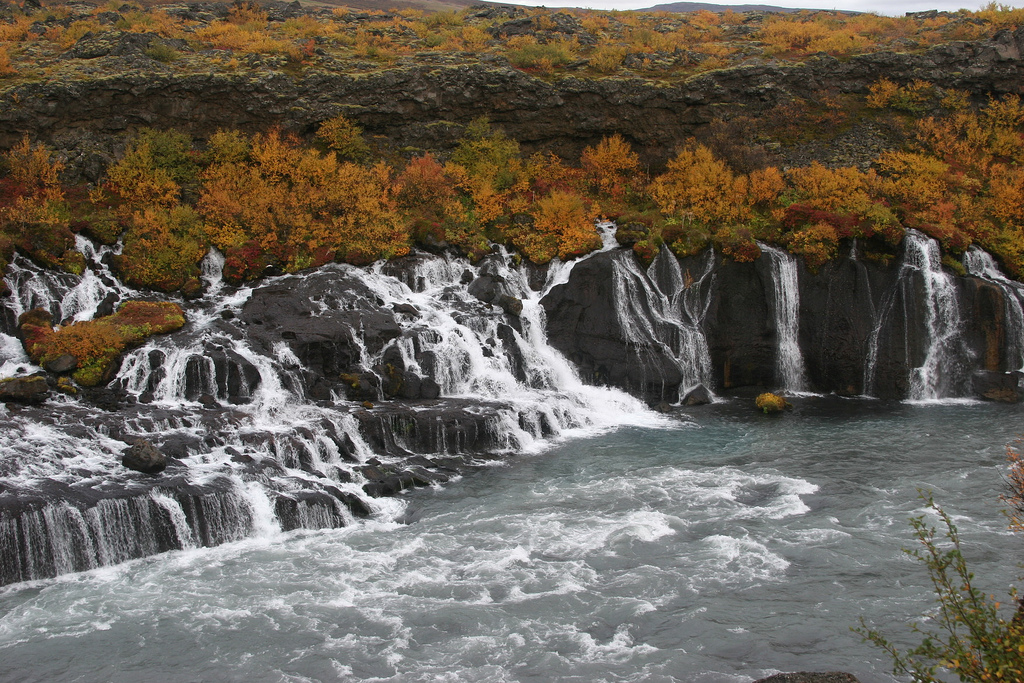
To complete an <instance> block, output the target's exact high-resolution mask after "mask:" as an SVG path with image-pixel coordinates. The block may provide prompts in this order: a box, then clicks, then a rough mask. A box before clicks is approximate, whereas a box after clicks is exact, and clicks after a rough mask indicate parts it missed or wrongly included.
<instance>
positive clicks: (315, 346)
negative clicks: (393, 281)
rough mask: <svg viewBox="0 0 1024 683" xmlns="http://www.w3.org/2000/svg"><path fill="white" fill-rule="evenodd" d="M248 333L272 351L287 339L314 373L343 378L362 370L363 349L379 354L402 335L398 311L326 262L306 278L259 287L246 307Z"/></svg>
mask: <svg viewBox="0 0 1024 683" xmlns="http://www.w3.org/2000/svg"><path fill="white" fill-rule="evenodd" d="M241 320H242V322H243V323H245V324H246V325H248V330H247V332H248V336H249V338H250V339H251V340H253V341H254V342H255V343H257V344H259V345H261V346H263V348H265V349H266V350H268V351H272V350H273V349H274V346H275V344H278V343H281V342H284V343H286V344H287V345H288V346H289V347H290V348H291V350H292V352H293V353H294V354H295V356H296V357H297V358H298V360H299V363H300V364H301V366H302V368H303V369H304V370H306V371H308V372H310V373H311V374H312V375H313V376H314V377H319V378H327V379H329V380H331V381H335V382H336V381H338V379H339V376H340V375H341V374H343V373H349V372H358V371H359V370H360V368H359V362H360V359H361V353H362V351H361V349H360V344H359V343H358V341H357V340H356V339H355V338H354V337H353V332H354V331H359V333H360V335H361V338H362V341H363V343H365V345H366V351H367V352H368V353H369V354H371V355H374V354H378V353H380V352H381V351H382V350H383V348H384V346H385V345H386V344H387V343H388V342H390V341H392V340H393V339H395V338H397V337H398V336H400V335H401V331H402V330H401V327H400V326H399V325H398V322H397V321H396V319H395V311H393V310H391V309H389V308H385V307H383V306H382V305H381V304H380V303H379V302H378V300H377V297H376V295H375V294H374V293H373V292H372V291H370V290H369V289H368V288H367V287H366V286H365V285H364V284H363V283H362V282H360V281H359V280H358V279H356V278H354V277H352V276H350V275H346V274H345V273H344V272H343V271H342V270H341V269H338V268H334V267H327V268H324V269H322V270H320V271H317V272H316V273H313V274H309V275H305V276H304V277H293V278H286V279H284V280H281V281H279V282H276V283H274V284H271V285H266V286H263V287H260V288H258V289H256V290H255V291H254V292H253V294H252V296H251V297H250V298H249V300H248V301H247V302H246V304H245V306H244V307H243V308H242V313H241Z"/></svg>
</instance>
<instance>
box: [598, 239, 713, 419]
mask: <svg viewBox="0 0 1024 683" xmlns="http://www.w3.org/2000/svg"><path fill="white" fill-rule="evenodd" d="M713 264H714V254H713V253H712V252H710V251H709V252H708V254H707V256H706V258H705V261H704V263H703V264H702V268H703V270H702V272H701V273H700V274H699V278H698V279H697V280H696V281H694V280H693V279H692V276H690V282H687V278H685V277H684V275H683V272H682V269H681V268H680V266H679V261H678V259H676V258H675V256H674V255H672V253H671V252H670V251H668V250H667V248H663V249H662V251H660V252H659V253H658V255H657V256H656V257H655V258H654V260H653V261H652V262H651V265H650V267H649V268H648V270H647V272H644V271H642V270H641V269H640V268H639V267H638V265H637V262H636V259H635V258H634V257H633V256H632V254H629V253H621V254H619V255H617V258H616V259H615V260H614V262H613V277H614V291H615V311H616V314H617V317H618V321H619V326H620V328H621V329H622V332H623V334H624V335H625V336H626V338H627V339H628V341H629V343H630V345H631V346H632V347H633V349H634V352H635V353H636V354H637V355H638V356H639V357H641V358H643V357H644V356H645V355H646V356H648V357H651V356H652V354H653V353H654V352H655V350H657V351H660V352H661V353H662V354H663V355H664V356H666V357H668V358H671V359H672V361H673V362H674V363H675V365H676V367H677V368H678V369H679V373H680V376H681V378H682V381H681V382H680V383H679V386H680V393H681V394H685V393H686V392H687V391H689V390H690V389H693V388H694V387H696V386H698V385H703V386H705V387H709V386H710V383H711V382H710V378H711V354H710V352H709V350H708V343H707V338H706V337H705V336H704V332H703V330H702V329H701V324H702V323H703V320H704V315H705V314H706V313H707V308H708V305H709V301H710V297H709V296H707V293H708V292H707V291H706V289H705V288H704V287H703V286H702V285H703V284H704V283H705V282H706V281H708V280H709V279H713V276H712V275H711V271H712V266H713ZM644 366H645V367H658V364H657V363H656V362H647V363H644ZM657 379H658V381H659V382H660V383H661V385H662V386H664V385H665V378H664V377H660V376H659V377H658V378H657ZM648 383H650V381H649V380H648ZM662 398H663V399H664V400H668V401H671V402H677V401H678V400H679V396H678V395H676V396H663V397H662Z"/></svg>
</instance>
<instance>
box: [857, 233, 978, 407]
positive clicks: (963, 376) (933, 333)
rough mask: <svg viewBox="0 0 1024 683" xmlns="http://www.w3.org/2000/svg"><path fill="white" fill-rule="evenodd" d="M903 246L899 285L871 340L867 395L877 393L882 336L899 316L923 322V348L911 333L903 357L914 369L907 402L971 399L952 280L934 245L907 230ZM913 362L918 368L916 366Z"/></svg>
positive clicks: (884, 307) (885, 303)
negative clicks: (966, 396) (918, 362)
mask: <svg viewBox="0 0 1024 683" xmlns="http://www.w3.org/2000/svg"><path fill="white" fill-rule="evenodd" d="M903 244H904V253H903V260H902V262H901V264H900V270H899V273H898V274H897V278H896V282H895V285H894V286H893V288H892V289H891V290H890V291H889V292H887V293H886V295H885V297H884V299H883V301H882V305H881V307H880V309H879V313H878V317H877V319H876V322H875V326H874V329H873V330H872V332H871V336H870V337H869V339H868V348H867V357H866V360H865V364H864V392H865V394H867V395H869V396H870V395H873V394H874V392H875V390H876V387H875V381H876V374H877V368H878V362H879V356H880V354H881V340H882V336H883V334H884V333H885V332H886V331H887V330H888V329H889V327H890V326H891V325H892V324H893V323H894V321H895V320H896V317H897V316H898V318H899V319H900V320H902V321H903V324H904V325H905V326H910V325H912V324H913V323H914V322H916V321H920V323H921V332H922V337H921V344H920V345H918V344H915V343H913V340H914V339H915V338H916V335H913V334H911V330H910V329H906V330H905V332H904V340H903V347H904V353H905V355H906V362H907V363H908V365H910V368H909V372H908V378H907V380H908V381H907V386H908V390H907V394H906V395H907V399H908V400H911V401H932V400H937V399H944V398H955V397H959V396H964V395H967V393H968V390H969V386H968V385H969V376H970V372H969V367H968V366H969V362H968V361H969V357H970V352H969V351H968V350H967V348H966V345H965V343H964V339H963V335H962V331H963V319H962V315H961V312H960V304H959V302H958V300H957V292H956V287H955V283H954V279H953V276H952V275H951V274H950V273H948V272H946V271H944V270H943V268H942V259H941V256H940V253H939V245H938V243H937V242H936V241H935V240H933V239H931V238H929V237H928V236H926V235H924V234H922V233H920V232H918V231H916V230H907V232H906V237H905V238H904V241H903ZM978 263H979V264H980V263H981V261H980V259H979V260H978ZM979 267H980V265H979ZM920 314H923V315H920ZM915 357H916V358H919V359H920V364H915V363H916V362H917V361H915Z"/></svg>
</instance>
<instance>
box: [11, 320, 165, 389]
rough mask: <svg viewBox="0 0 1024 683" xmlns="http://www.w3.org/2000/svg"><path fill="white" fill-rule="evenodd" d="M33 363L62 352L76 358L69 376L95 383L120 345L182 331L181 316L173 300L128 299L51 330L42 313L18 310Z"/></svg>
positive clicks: (117, 354)
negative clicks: (111, 310)
mask: <svg viewBox="0 0 1024 683" xmlns="http://www.w3.org/2000/svg"><path fill="white" fill-rule="evenodd" d="M18 323H19V326H20V330H21V334H22V336H23V338H24V342H25V350H26V351H28V354H29V356H30V357H31V358H32V361H33V362H35V363H39V364H40V365H45V364H47V363H50V362H52V361H55V360H56V359H58V358H60V357H62V356H65V355H67V356H72V357H74V358H75V361H76V367H75V369H74V371H73V373H72V377H73V378H74V380H75V381H76V382H78V384H80V385H82V386H86V387H91V386H96V385H97V384H100V383H101V382H102V381H103V380H104V378H105V377H106V376H107V373H108V372H109V371H110V370H111V368H112V367H113V365H114V363H115V362H116V361H117V359H118V358H119V357H120V356H121V353H122V352H124V350H125V349H127V348H130V347H133V346H138V345H139V344H141V343H142V342H143V341H144V340H145V339H146V338H148V337H150V336H152V335H154V334H166V333H168V332H173V331H174V330H178V329H181V327H182V326H183V325H184V324H185V314H184V312H183V311H182V310H181V307H180V306H178V305H177V304H174V303H168V302H152V301H127V302H125V303H123V304H121V306H120V308H118V310H117V312H116V313H114V314H113V315H108V316H104V317H100V318H96V319H95V320H90V321H86V322H76V323H72V324H70V325H66V326H64V327H60V328H58V329H56V330H55V329H54V328H53V326H52V322H51V320H50V316H49V314H48V313H46V312H45V311H41V310H33V311H29V312H27V313H24V314H22V316H21V318H20V320H19V321H18Z"/></svg>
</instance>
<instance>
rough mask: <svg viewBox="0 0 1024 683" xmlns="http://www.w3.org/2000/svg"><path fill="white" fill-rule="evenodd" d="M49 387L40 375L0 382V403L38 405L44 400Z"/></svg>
mask: <svg viewBox="0 0 1024 683" xmlns="http://www.w3.org/2000/svg"><path fill="white" fill-rule="evenodd" d="M49 393H50V387H49V385H48V384H47V383H46V378H45V377H43V376H42V375H31V376H29V377H13V378H11V379H4V380H0V402H2V403H7V402H13V403H31V404H39V403H42V402H43V401H45V400H46V397H47V396H48V395H49Z"/></svg>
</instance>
